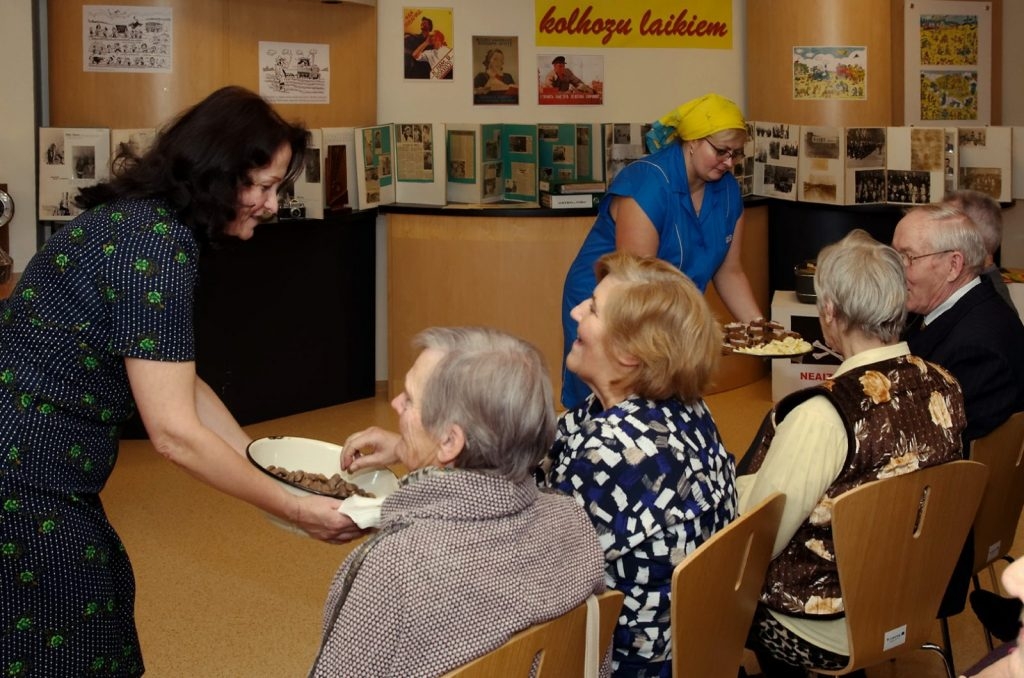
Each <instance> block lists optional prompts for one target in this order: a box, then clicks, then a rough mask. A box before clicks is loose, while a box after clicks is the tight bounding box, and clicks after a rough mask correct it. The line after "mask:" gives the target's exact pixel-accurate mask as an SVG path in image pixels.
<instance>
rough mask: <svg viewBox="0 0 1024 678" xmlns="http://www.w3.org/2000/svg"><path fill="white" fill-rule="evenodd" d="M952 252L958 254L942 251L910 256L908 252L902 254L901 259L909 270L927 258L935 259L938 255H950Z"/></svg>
mask: <svg viewBox="0 0 1024 678" xmlns="http://www.w3.org/2000/svg"><path fill="white" fill-rule="evenodd" d="M950 252H956V250H942V251H940V252H929V253H928V254H916V255H910V254H907V253H906V252H900V258H901V259H903V265H904V266H906V267H907V268H910V267H911V266H913V264H914V262H915V261H917V260H918V259H924V258H925V257H934V256H935V255H937V254H949V253H950Z"/></svg>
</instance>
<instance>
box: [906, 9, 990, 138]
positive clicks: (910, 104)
mask: <svg viewBox="0 0 1024 678" xmlns="http://www.w3.org/2000/svg"><path fill="white" fill-rule="evenodd" d="M904 1H905V6H904V13H905V23H904V26H905V29H904V40H905V44H906V46H907V48H906V50H905V57H904V58H905V64H904V70H905V79H904V102H905V103H904V106H905V108H904V117H905V120H906V124H908V125H929V124H930V125H937V126H944V125H947V124H949V123H950V121H963V122H969V123H974V124H978V125H987V124H989V123H990V122H991V118H992V111H991V105H992V101H991V100H992V6H991V3H987V2H955V1H953V0H942V1H937V0H930V1H929V0H923V1H921V0H915V1H913V2H912V1H911V0H904Z"/></svg>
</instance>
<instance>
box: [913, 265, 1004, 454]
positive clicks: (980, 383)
mask: <svg viewBox="0 0 1024 678" xmlns="http://www.w3.org/2000/svg"><path fill="white" fill-rule="evenodd" d="M919 327H920V325H919V324H916V325H915V326H914V327H912V328H910V330H909V331H908V333H907V343H908V344H909V345H910V352H911V353H912V354H914V355H916V356H920V357H922V358H924V359H925V360H930V361H932V362H933V363H938V364H939V365H941V366H942V367H945V368H946V369H947V370H949V371H950V372H951V373H952V374H953V376H954V377H956V379H957V381H959V382H960V387H961V388H962V389H963V392H964V404H965V407H966V411H967V428H966V429H964V436H963V437H964V443H965V447H964V456H967V453H968V451H969V450H968V448H967V445H969V444H970V441H972V440H975V439H977V438H980V437H982V436H985V435H987V434H989V433H991V432H992V430H993V429H995V428H996V427H997V426H999V425H1000V424H1002V423H1003V422H1004V421H1006V420H1007V419H1008V418H1009V416H1010V415H1011V414H1013V413H1014V412H1017V411H1020V410H1024V325H1022V324H1021V321H1020V318H1019V317H1018V316H1017V312H1016V310H1015V309H1013V308H1012V307H1011V306H1010V305H1008V304H1007V303H1006V302H1005V301H1004V300H1003V299H1002V297H1000V296H999V294H998V293H997V292H996V291H995V290H994V289H993V288H992V284H991V283H990V282H989V281H988V280H987V279H986V278H982V279H981V283H980V284H978V285H977V286H976V287H974V289H972V290H971V291H970V292H968V293H967V294H965V295H964V296H963V297H962V298H961V299H960V301H958V302H956V304H954V305H953V308H951V309H949V310H948V311H946V312H945V313H943V314H942V315H940V316H939V317H938V318H936V319H935V322H933V323H932V324H931V325H929V326H928V327H926V328H924V329H919Z"/></svg>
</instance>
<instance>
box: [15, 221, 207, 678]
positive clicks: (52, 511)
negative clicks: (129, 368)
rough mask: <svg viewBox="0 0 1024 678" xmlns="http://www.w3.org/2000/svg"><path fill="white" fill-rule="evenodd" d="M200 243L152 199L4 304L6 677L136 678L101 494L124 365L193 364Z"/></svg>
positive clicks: (59, 256) (53, 259) (120, 413)
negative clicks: (139, 360)
mask: <svg viewBox="0 0 1024 678" xmlns="http://www.w3.org/2000/svg"><path fill="white" fill-rule="evenodd" d="M197 256H198V246H197V244H196V242H195V239H194V238H193V237H192V234H191V232H190V231H189V229H188V228H187V227H185V226H184V225H183V224H181V223H180V222H178V221H177V220H176V219H175V218H174V216H173V215H172V214H171V213H170V212H169V211H168V210H167V209H165V208H164V207H162V205H161V204H160V203H159V202H157V201H119V202H114V203H111V204H110V205H107V206H103V207H99V208H96V209H94V210H91V211H88V212H85V213H83V214H82V215H80V216H79V217H77V218H76V219H75V220H74V221H72V222H70V223H68V224H67V225H66V226H64V227H63V228H62V229H60V230H59V231H58V232H57V233H55V234H54V235H53V237H52V238H51V239H50V241H49V242H48V243H47V245H46V247H45V248H43V249H42V250H41V251H40V252H39V253H38V254H37V255H36V256H35V257H33V259H32V260H31V261H30V262H29V264H28V266H26V268H25V271H24V273H23V274H22V277H21V279H20V281H19V283H18V286H17V288H16V289H15V290H14V292H13V294H12V295H11V297H10V298H9V299H7V300H6V301H4V302H2V304H3V305H2V306H0V672H2V673H3V675H5V676H44V677H46V678H55V677H58V676H93V675H96V676H138V675H141V674H142V672H143V665H142V656H141V654H140V650H139V641H138V636H137V634H136V631H135V623H134V618H133V616H134V615H133V609H134V601H135V580H134V576H133V574H132V568H131V563H129V561H128V557H127V555H126V554H125V550H124V546H123V545H122V543H121V540H120V539H119V538H118V536H117V534H116V532H115V531H114V529H113V527H111V525H110V523H109V522H108V521H107V517H106V514H105V512H104V510H103V506H102V504H101V502H100V498H99V492H100V490H102V489H103V486H104V485H105V483H106V481H107V478H108V477H109V476H110V473H111V471H112V470H113V466H114V462H115V461H116V459H117V449H118V437H119V433H120V425H121V423H123V422H124V420H125V419H127V418H128V417H129V416H130V415H131V414H132V413H133V411H134V402H133V400H132V396H131V390H130V388H129V384H128V379H127V375H126V372H125V366H124V359H125V358H126V357H131V358H142V359H151V360H166V361H187V360H192V359H193V357H194V356H193V354H194V341H193V330H192V309H193V290H194V287H195V283H196V276H197V267H196V259H197Z"/></svg>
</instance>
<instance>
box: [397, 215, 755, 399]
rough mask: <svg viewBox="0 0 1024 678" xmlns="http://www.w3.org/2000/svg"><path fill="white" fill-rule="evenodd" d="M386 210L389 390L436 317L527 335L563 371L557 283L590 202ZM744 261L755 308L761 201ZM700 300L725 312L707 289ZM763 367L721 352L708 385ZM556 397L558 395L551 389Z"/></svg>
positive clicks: (586, 224)
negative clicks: (558, 206) (560, 210)
mask: <svg viewBox="0 0 1024 678" xmlns="http://www.w3.org/2000/svg"><path fill="white" fill-rule="evenodd" d="M381 212H382V213H384V214H386V215H387V219H388V229H387V230H388V395H389V397H394V396H395V395H397V394H398V393H401V391H402V388H403V381H404V379H405V373H406V371H407V370H408V369H409V367H410V366H411V365H412V363H413V361H414V359H415V356H416V353H415V351H414V350H413V348H412V347H411V345H410V342H411V340H412V338H413V336H414V335H415V334H416V333H417V332H419V331H420V330H422V329H424V328H427V327H431V326H435V325H486V326H490V327H496V328H498V329H501V330H504V331H506V332H509V333H511V334H514V335H516V336H519V337H522V338H524V339H526V340H528V341H530V342H532V343H533V344H535V345H536V346H537V347H538V348H539V349H540V350H541V353H543V355H544V358H545V359H546V361H547V364H548V368H549V369H550V370H551V381H552V382H553V385H554V388H555V393H556V394H558V393H560V392H561V388H562V379H561V368H562V323H561V317H562V312H561V308H562V284H563V282H564V281H565V273H566V271H567V270H568V269H569V265H570V264H571V263H572V260H573V259H574V258H575V256H576V253H577V252H578V251H579V248H580V245H581V244H582V243H583V239H584V238H585V237H586V235H587V233H588V231H589V230H590V227H591V225H592V224H593V223H594V213H593V211H590V210H580V211H575V210H573V211H572V213H571V214H567V215H565V216H562V215H560V214H558V215H552V212H553V210H517V211H509V210H502V211H501V212H496V213H494V215H493V216H491V215H490V214H488V213H487V212H486V211H484V210H472V211H469V210H459V209H438V208H434V209H422V210H415V209H402V208H399V207H392V206H382V207H381ZM743 261H744V266H745V267H746V270H747V275H748V276H749V277H750V281H751V284H752V285H753V287H754V290H755V296H756V298H757V301H758V303H759V304H760V305H761V308H762V309H763V310H764V311H765V313H767V312H768V310H769V308H768V303H769V294H768V217H767V207H766V206H764V205H757V206H754V207H750V206H748V207H747V210H746V227H745V231H744V250H743ZM708 301H709V303H710V304H711V307H712V309H713V310H714V311H715V314H716V316H718V317H719V318H720V319H721V320H722V322H728V321H729V320H731V319H732V318H731V316H730V315H729V314H728V312H727V311H726V310H725V307H724V306H723V305H722V302H721V301H720V299H719V298H718V295H717V294H716V293H715V292H714V290H713V289H712V288H711V287H709V288H708ZM766 374H767V367H766V365H765V362H764V361H763V360H761V359H757V358H750V357H746V356H730V357H728V358H725V359H723V361H722V366H721V368H720V370H719V374H718V376H717V378H716V380H715V387H714V389H713V392H717V391H724V390H728V389H732V388H736V387H738V386H742V385H745V384H749V383H751V382H753V381H756V380H757V379H760V378H761V377H763V376H765V375H766ZM555 400H556V402H557V400H558V398H557V396H556V398H555Z"/></svg>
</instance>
